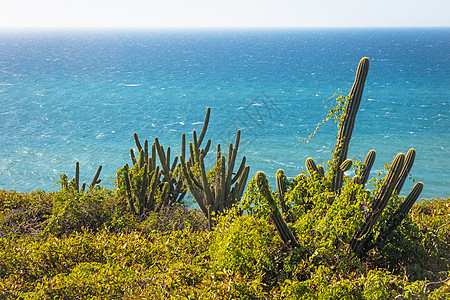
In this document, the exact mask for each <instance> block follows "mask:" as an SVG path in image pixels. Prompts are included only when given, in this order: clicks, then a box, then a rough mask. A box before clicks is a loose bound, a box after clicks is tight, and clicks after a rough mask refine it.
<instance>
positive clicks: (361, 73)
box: [332, 57, 369, 193]
mask: <svg viewBox="0 0 450 300" xmlns="http://www.w3.org/2000/svg"><path fill="white" fill-rule="evenodd" d="M368 71H369V59H368V58H367V57H364V58H362V59H361V61H360V62H359V65H358V70H357V71H356V77H355V81H354V83H353V87H352V89H351V91H350V94H349V101H348V103H347V106H346V109H345V114H344V117H343V120H342V123H341V124H340V128H339V134H338V138H337V143H336V148H335V152H334V154H333V165H334V166H335V168H334V170H333V172H334V174H333V180H332V191H333V192H337V193H339V191H340V189H341V187H342V184H343V178H344V172H343V171H342V170H341V169H340V168H339V166H340V165H342V163H343V162H344V161H345V160H346V159H347V152H348V147H349V144H350V139H351V138H352V133H353V127H354V125H355V119H356V113H357V112H358V109H359V104H360V103H361V97H362V94H363V91H364V83H365V81H366V77H367V73H368Z"/></svg>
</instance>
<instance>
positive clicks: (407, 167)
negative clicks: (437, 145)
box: [394, 149, 416, 195]
mask: <svg viewBox="0 0 450 300" xmlns="http://www.w3.org/2000/svg"><path fill="white" fill-rule="evenodd" d="M415 158H416V150H414V149H409V151H408V152H407V153H406V157H405V164H404V166H403V168H402V171H401V173H400V175H399V177H398V180H397V183H396V185H395V187H394V191H395V193H396V194H397V195H399V194H400V191H401V190H402V188H403V185H404V184H405V181H406V178H407V177H408V175H409V172H410V171H411V168H412V165H413V164H414V159H415Z"/></svg>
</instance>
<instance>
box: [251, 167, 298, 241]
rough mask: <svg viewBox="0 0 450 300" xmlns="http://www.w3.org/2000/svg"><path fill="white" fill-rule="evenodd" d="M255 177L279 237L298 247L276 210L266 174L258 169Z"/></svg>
mask: <svg viewBox="0 0 450 300" xmlns="http://www.w3.org/2000/svg"><path fill="white" fill-rule="evenodd" d="M255 179H256V185H257V187H258V189H259V193H260V195H261V197H263V198H264V199H265V200H266V201H267V203H268V204H269V207H270V210H271V218H272V220H273V222H274V224H275V228H276V229H277V232H278V234H279V235H280V237H281V239H282V240H283V242H284V243H286V244H288V245H291V246H293V247H300V245H299V243H298V241H297V239H296V238H295V236H294V234H293V233H292V231H291V230H290V229H289V227H288V226H287V224H286V222H285V221H284V219H283V217H282V215H281V214H280V211H279V210H278V207H277V204H276V202H275V200H274V199H273V197H272V192H271V191H270V187H269V183H268V181H267V179H266V174H264V172H261V171H259V172H258V173H256V175H255Z"/></svg>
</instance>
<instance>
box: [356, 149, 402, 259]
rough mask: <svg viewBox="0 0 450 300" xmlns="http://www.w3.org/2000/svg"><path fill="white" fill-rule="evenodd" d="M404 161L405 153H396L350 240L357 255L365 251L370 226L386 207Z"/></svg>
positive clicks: (370, 231)
mask: <svg viewBox="0 0 450 300" xmlns="http://www.w3.org/2000/svg"><path fill="white" fill-rule="evenodd" d="M404 161H405V155H404V154H403V153H399V154H397V156H396V157H395V159H394V161H393V163H392V167H391V169H390V170H389V172H388V174H387V175H386V178H385V181H384V184H383V186H382V188H381V189H380V190H379V191H378V194H377V195H376V196H375V198H374V199H373V202H372V205H371V207H370V210H369V213H368V215H367V217H366V219H365V220H364V222H363V224H362V225H361V227H360V229H359V230H358V231H357V232H355V234H354V235H353V237H352V240H351V241H350V247H351V249H352V250H353V252H355V253H356V255H357V256H358V257H362V256H363V255H364V254H365V251H366V245H367V244H368V243H369V242H370V241H371V239H372V228H373V226H375V224H376V222H377V221H378V218H379V217H380V216H381V213H382V212H383V210H384V208H385V207H386V205H387V203H388V201H389V199H390V197H391V196H392V193H393V192H394V187H395V184H396V183H397V181H398V178H399V175H400V172H401V170H402V168H403V165H404Z"/></svg>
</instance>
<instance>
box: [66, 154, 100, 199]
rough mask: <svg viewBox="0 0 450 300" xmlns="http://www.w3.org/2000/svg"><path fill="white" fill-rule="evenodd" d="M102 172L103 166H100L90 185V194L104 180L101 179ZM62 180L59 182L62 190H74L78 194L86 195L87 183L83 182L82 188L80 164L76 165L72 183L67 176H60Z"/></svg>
mask: <svg viewBox="0 0 450 300" xmlns="http://www.w3.org/2000/svg"><path fill="white" fill-rule="evenodd" d="M101 171H102V166H101V165H100V166H99V167H98V169H97V172H95V175H94V178H93V179H92V182H91V184H90V185H89V189H88V191H87V192H88V193H90V192H92V190H93V188H94V186H95V185H97V184H99V183H100V182H101V181H102V180H101V179H99V177H100V172H101ZM60 178H61V180H60V181H59V182H60V183H61V188H63V189H73V190H74V191H76V192H80V193H84V190H85V188H86V183H85V182H83V184H82V185H81V188H80V162H78V161H77V162H76V163H75V177H73V178H72V180H71V181H70V182H68V180H67V175H66V174H62V175H61V176H60Z"/></svg>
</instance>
